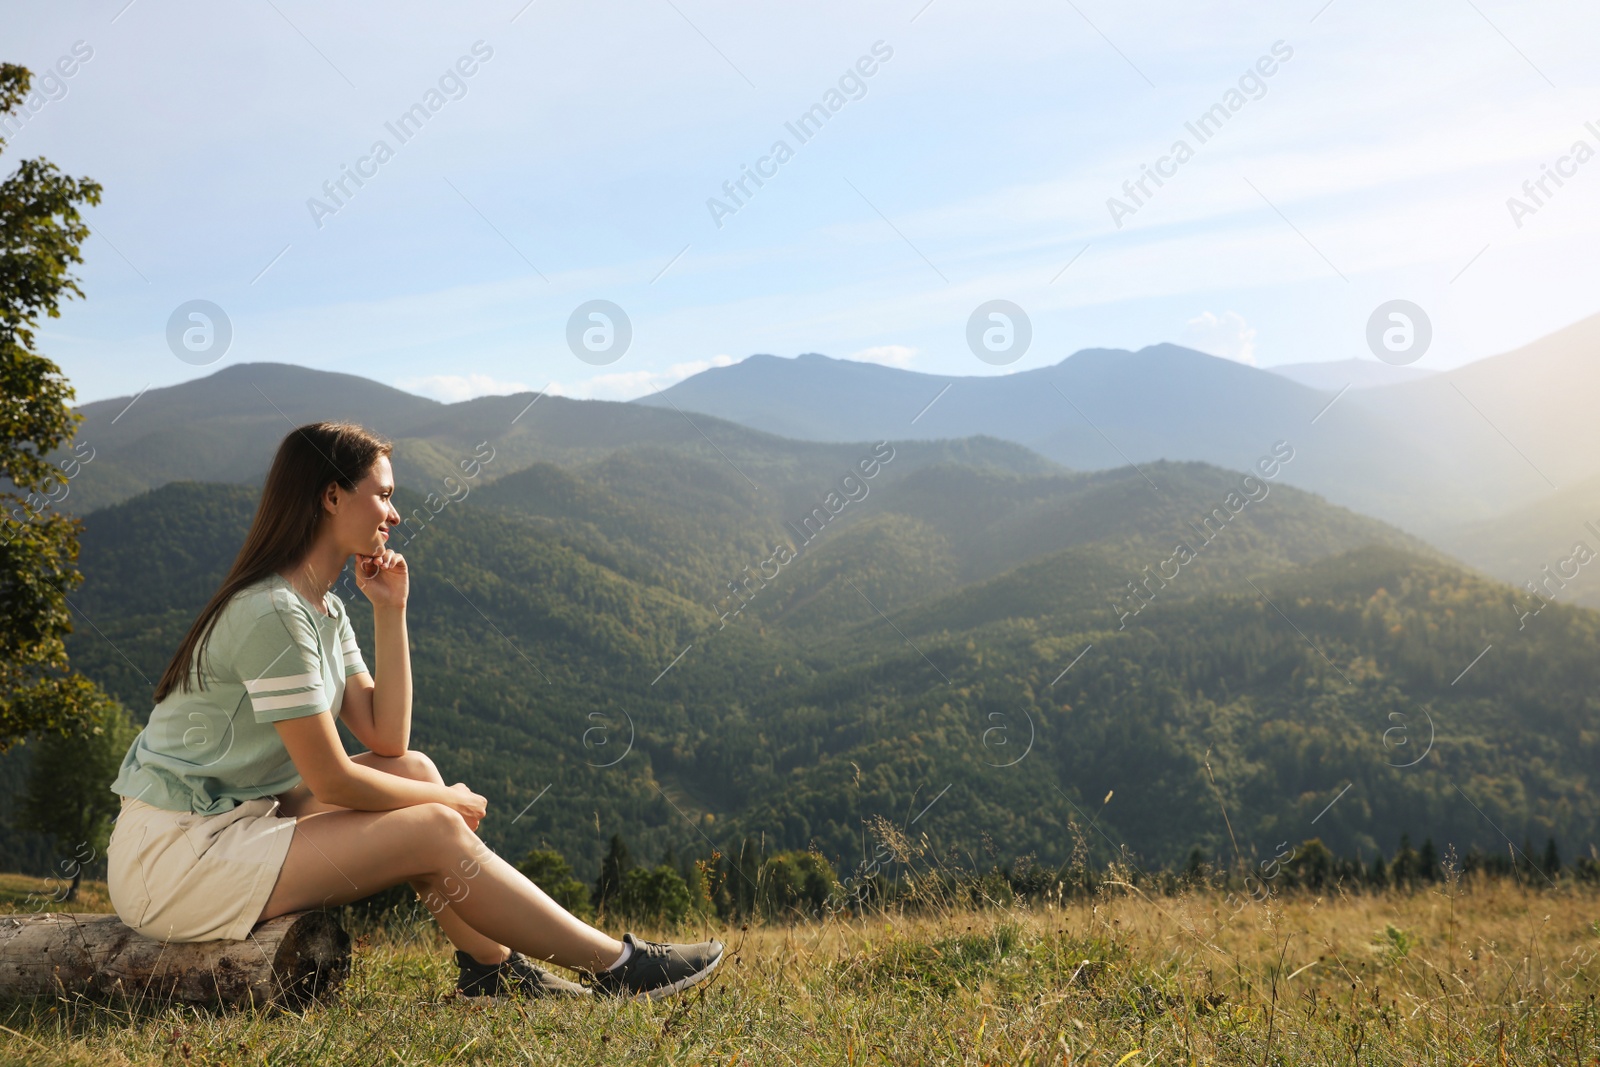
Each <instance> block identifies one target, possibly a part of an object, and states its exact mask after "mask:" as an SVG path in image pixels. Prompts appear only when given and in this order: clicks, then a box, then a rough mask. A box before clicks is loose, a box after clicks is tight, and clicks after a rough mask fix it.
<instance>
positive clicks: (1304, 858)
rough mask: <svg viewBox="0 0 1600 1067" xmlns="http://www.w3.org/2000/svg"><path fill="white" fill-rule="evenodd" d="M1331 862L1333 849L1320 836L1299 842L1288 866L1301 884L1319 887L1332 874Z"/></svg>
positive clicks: (1311, 887)
mask: <svg viewBox="0 0 1600 1067" xmlns="http://www.w3.org/2000/svg"><path fill="white" fill-rule="evenodd" d="M1333 864H1334V855H1333V851H1332V850H1331V849H1329V848H1328V846H1327V845H1324V844H1323V843H1322V839H1321V838H1320V837H1313V838H1311V839H1309V840H1307V841H1302V842H1301V843H1300V848H1299V849H1298V850H1297V852H1296V854H1295V857H1294V859H1293V860H1292V861H1291V862H1290V864H1289V868H1290V870H1291V871H1293V872H1294V877H1295V880H1296V881H1297V882H1299V883H1300V884H1301V885H1303V886H1306V887H1307V888H1310V889H1321V888H1322V887H1323V886H1325V885H1327V884H1328V882H1329V880H1330V879H1331V878H1332V876H1333Z"/></svg>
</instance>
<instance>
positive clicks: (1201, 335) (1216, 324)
mask: <svg viewBox="0 0 1600 1067" xmlns="http://www.w3.org/2000/svg"><path fill="white" fill-rule="evenodd" d="M1183 343H1184V344H1186V345H1188V346H1189V347H1190V348H1195V349H1199V350H1200V351H1201V352H1205V353H1206V354H1208V355H1212V356H1221V357H1222V358H1223V359H1232V360H1237V361H1238V362H1240V363H1248V364H1249V365H1250V366H1252V367H1253V366H1255V365H1256V331H1255V329H1254V328H1252V327H1251V325H1250V324H1249V323H1247V322H1245V321H1244V316H1243V315H1240V314H1239V313H1238V312H1237V311H1224V312H1223V313H1222V314H1221V315H1216V314H1213V313H1212V312H1209V311H1203V312H1201V313H1200V314H1198V315H1196V316H1195V317H1194V318H1192V319H1190V320H1189V321H1188V322H1187V323H1185V324H1184V329H1183Z"/></svg>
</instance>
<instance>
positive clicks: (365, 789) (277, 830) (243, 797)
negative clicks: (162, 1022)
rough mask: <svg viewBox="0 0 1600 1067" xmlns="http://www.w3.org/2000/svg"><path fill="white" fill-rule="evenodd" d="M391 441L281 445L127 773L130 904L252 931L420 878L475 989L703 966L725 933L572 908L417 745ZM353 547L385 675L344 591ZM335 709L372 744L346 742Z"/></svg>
mask: <svg viewBox="0 0 1600 1067" xmlns="http://www.w3.org/2000/svg"><path fill="white" fill-rule="evenodd" d="M389 454H390V445H389V443H388V442H386V441H384V440H382V439H381V438H379V437H376V436H374V435H373V434H371V433H368V432H367V431H366V430H364V429H362V428H361V427H359V426H354V425H350V424H345V423H313V424H310V425H307V426H301V427H299V428H298V429H296V430H295V431H294V432H292V433H290V434H289V435H288V436H287V437H285V438H284V439H283V443H282V444H281V445H279V447H278V454H277V456H276V457H275V458H274V460H273V462H272V468H271V470H270V471H269V472H268V474H267V480H266V484H265V486H263V488H262V491H261V502H260V504H259V506H258V507H257V508H256V514H255V519H254V520H253V521H252V523H251V525H250V532H249V533H248V534H247V535H246V536H245V542H244V547H243V548H241V549H240V551H239V555H238V558H237V559H235V560H234V563H233V567H232V568H231V569H230V570H229V572H228V575H227V577H226V578H224V579H223V581H222V586H221V588H219V589H218V590H217V592H216V593H215V595H213V596H212V598H211V600H210V602H209V603H208V604H206V606H205V609H204V610H202V611H201V612H200V615H199V617H198V618H197V619H195V621H194V624H193V625H192V626H191V627H190V628H189V632H188V635H187V636H186V637H185V638H184V639H183V643H182V644H181V645H180V646H179V648H178V651H177V653H176V654H175V655H174V656H173V658H172V662H171V663H170V664H168V666H167V669H166V672H165V673H164V674H162V676H161V680H160V682H159V683H158V684H157V686H156V691H155V699H156V702H157V703H156V706H155V709H154V710H153V711H152V712H151V714H150V721H149V724H148V725H147V726H146V727H145V728H144V730H143V731H141V732H140V734H139V736H138V737H137V738H135V740H134V743H133V744H132V746H130V748H129V750H128V753H127V755H126V756H125V757H124V758H123V761H122V767H121V770H120V772H119V773H118V775H117V779H116V781H115V782H114V783H113V784H112V786H111V788H112V790H113V791H114V792H116V793H119V794H121V796H122V798H123V800H122V812H121V814H120V816H119V817H118V819H117V822H116V825H115V827H114V829H113V831H112V834H111V842H110V845H109V847H108V849H107V855H108V861H109V869H108V875H107V880H108V887H109V889H110V895H111V903H112V906H113V907H115V908H116V911H117V914H118V916H120V917H121V919H122V921H123V922H125V923H127V924H128V925H129V926H130V927H132V928H133V929H135V930H137V931H138V932H139V933H141V934H144V935H145V936H147V937H151V938H156V939H158V940H165V941H207V940H214V939H218V938H235V939H242V938H244V937H246V936H247V935H248V934H249V932H250V930H251V928H252V927H254V926H255V925H256V924H257V923H258V922H261V921H264V920H266V919H271V918H273V917H274V916H278V915H283V914H285V913H286V912H291V911H297V910H301V909H305V908H314V907H321V906H325V905H330V904H343V903H348V902H350V901H353V900H359V899H361V898H362V897H366V896H370V895H371V894H373V893H375V892H377V891H378V890H380V889H384V888H387V887H388V886H392V885H396V884H398V883H400V882H409V883H410V884H411V885H412V887H413V888H415V889H416V891H417V892H418V893H419V894H420V895H421V897H422V899H423V901H424V902H425V903H426V904H427V906H428V910H429V911H430V912H431V913H432V914H433V915H434V917H435V918H436V919H437V920H438V922H439V925H440V927H442V928H443V930H444V933H445V936H446V937H448V938H449V939H450V941H451V942H452V943H453V944H454V945H455V946H456V961H457V963H458V964H459V965H460V967H461V976H460V980H459V982H458V988H459V989H460V990H461V991H462V992H463V993H465V994H467V995H499V994H501V993H506V992H510V993H515V994H521V995H527V996H550V995H578V996H583V995H592V994H601V995H605V996H626V997H646V998H648V997H658V996H664V995H667V994H670V993H673V992H677V991H678V990H681V989H686V988H688V987H689V986H691V985H694V984H695V983H696V982H699V981H701V980H702V979H704V978H705V977H706V976H708V975H709V974H710V973H711V971H712V970H713V969H714V968H715V967H716V966H717V964H718V963H719V962H720V961H721V958H722V944H721V942H718V941H705V942H700V943H698V944H683V945H664V944H658V943H655V942H650V941H645V940H642V939H638V938H635V937H634V936H633V935H632V934H631V933H627V934H624V935H623V937H622V940H621V941H617V940H615V939H614V938H612V937H610V936H608V935H606V934H605V933H603V932H601V931H600V930H597V929H595V928H594V927H592V926H589V925H588V924H586V923H584V922H582V921H581V920H579V919H577V918H575V917H574V916H573V915H572V914H571V913H569V912H568V911H566V910H565V909H564V908H562V907H561V906H560V905H559V904H557V903H556V902H555V901H553V900H551V899H550V897H549V896H547V895H546V894H545V893H544V891H543V890H541V889H540V888H539V887H538V886H536V885H534V884H533V883H532V882H530V881H529V880H528V879H527V878H525V877H523V875H522V874H521V873H519V872H518V871H517V870H516V869H515V868H514V867H512V866H511V865H510V864H509V863H507V862H506V861H505V860H503V859H501V858H500V857H499V856H497V855H495V854H494V853H493V852H491V851H490V850H489V849H488V848H487V847H486V846H485V845H484V844H483V842H482V841H481V840H480V839H479V838H478V836H477V834H476V833H475V832H474V831H476V830H477V828H478V825H479V823H480V822H481V820H482V819H483V817H484V813H485V810H486V808H487V801H485V800H484V798H483V797H481V796H479V795H477V794H476V793H474V792H472V790H470V789H468V788H467V786H466V785H465V784H463V783H461V782H457V783H455V784H454V785H451V786H446V785H445V784H444V780H443V779H442V778H441V777H440V776H439V772H438V770H437V769H436V768H435V767H434V765H433V762H432V761H431V760H430V759H428V757H427V756H425V755H423V754H422V753H421V752H417V751H414V750H412V749H411V748H410V747H409V746H410V739H411V661H410V651H409V647H408V640H407V635H406V612H405V609H406V596H407V593H408V590H409V577H408V573H407V569H406V561H405V559H404V557H402V556H401V555H400V554H399V553H397V552H395V551H393V550H391V549H389V548H387V547H385V544H384V542H385V541H386V540H387V539H388V536H389V533H388V531H389V530H390V528H392V527H393V526H395V525H396V524H398V523H399V522H400V515H399V513H398V512H396V511H395V509H394V507H393V505H392V504H391V502H390V497H391V496H392V495H393V493H394V478H393V473H392V470H391V467H390V463H389ZM351 556H355V557H356V585H357V587H358V588H359V589H360V590H361V592H362V593H363V594H365V595H366V597H367V599H368V600H369V601H371V603H372V613H373V645H374V656H375V666H376V672H375V673H376V678H374V676H373V674H371V673H368V671H367V667H366V663H365V662H364V661H363V660H362V657H361V650H360V649H359V648H358V647H357V645H356V639H355V634H354V633H353V632H352V630H351V628H350V621H349V618H348V616H347V615H346V612H345V606H344V603H343V601H341V600H340V598H339V597H337V596H335V595H333V594H332V593H331V592H330V589H331V587H332V585H333V583H334V581H335V580H336V579H337V578H338V577H339V575H340V573H341V572H342V571H343V569H344V566H345V563H346V561H347V560H348V559H349V558H350V557H351ZM335 715H337V716H339V718H340V719H341V720H343V722H344V724H345V725H346V726H347V727H348V728H349V729H350V732H351V733H353V734H354V735H355V736H356V738H357V739H358V740H360V741H361V742H362V743H363V744H364V745H366V747H367V748H368V749H369V750H370V751H367V752H362V753H360V754H359V755H356V756H347V755H346V754H345V751H344V747H343V744H342V743H341V741H340V738H339V734H338V731H337V729H336V728H335V726H334V716H335ZM530 956H531V957H534V958H537V959H541V960H548V961H552V962H554V963H557V964H560V965H561V966H564V967H570V968H572V969H573V970H576V971H578V972H580V975H581V976H582V977H583V979H584V985H579V984H577V983H573V982H569V981H566V980H564V979H561V978H558V977H556V976H555V975H553V974H550V973H549V972H547V971H544V970H541V969H540V968H538V967H536V966H534V965H533V964H532V963H531V962H529V960H528V958H527V957H530ZM591 991H592V992H591Z"/></svg>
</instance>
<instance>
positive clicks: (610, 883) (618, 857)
mask: <svg viewBox="0 0 1600 1067" xmlns="http://www.w3.org/2000/svg"><path fill="white" fill-rule="evenodd" d="M631 870H633V857H632V856H629V855H628V846H627V845H625V844H623V843H622V835H621V834H612V835H611V845H610V847H609V848H608V849H607V850H606V855H605V858H604V859H602V860H601V861H600V877H599V878H597V879H595V883H594V894H593V897H592V899H593V901H594V909H595V911H605V910H606V906H607V905H608V904H610V903H611V902H612V901H613V900H615V899H616V897H617V894H618V893H620V892H622V881H623V879H624V878H626V877H627V876H628V872H629V871H631Z"/></svg>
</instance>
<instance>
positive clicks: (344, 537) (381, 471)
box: [328, 456, 400, 556]
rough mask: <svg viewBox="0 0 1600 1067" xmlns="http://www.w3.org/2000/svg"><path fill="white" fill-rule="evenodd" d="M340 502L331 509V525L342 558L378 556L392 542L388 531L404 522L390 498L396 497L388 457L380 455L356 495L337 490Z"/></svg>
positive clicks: (337, 488) (358, 487) (357, 488)
mask: <svg viewBox="0 0 1600 1067" xmlns="http://www.w3.org/2000/svg"><path fill="white" fill-rule="evenodd" d="M333 488H334V490H335V493H333V494H330V496H332V495H337V497H338V503H337V504H333V505H330V507H329V516H328V521H329V526H330V532H331V533H332V536H333V538H334V541H335V542H336V543H337V544H338V546H339V551H340V553H341V554H342V555H346V556H348V555H355V554H360V555H363V556H371V555H376V554H377V553H379V552H382V551H383V548H384V545H385V544H386V543H387V542H388V540H389V534H388V531H389V529H390V528H391V527H394V526H397V525H399V523H400V513H399V512H398V511H396V510H395V509H394V505H393V504H391V503H390V502H389V498H390V497H391V496H393V495H394V472H393V470H391V468H390V466H389V457H388V456H379V457H378V462H377V463H375V464H373V466H372V470H371V471H369V472H368V473H367V476H366V477H365V478H363V479H361V481H359V482H357V483H356V487H355V491H354V492H346V491H345V490H343V489H341V488H339V487H338V486H334V487H333Z"/></svg>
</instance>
